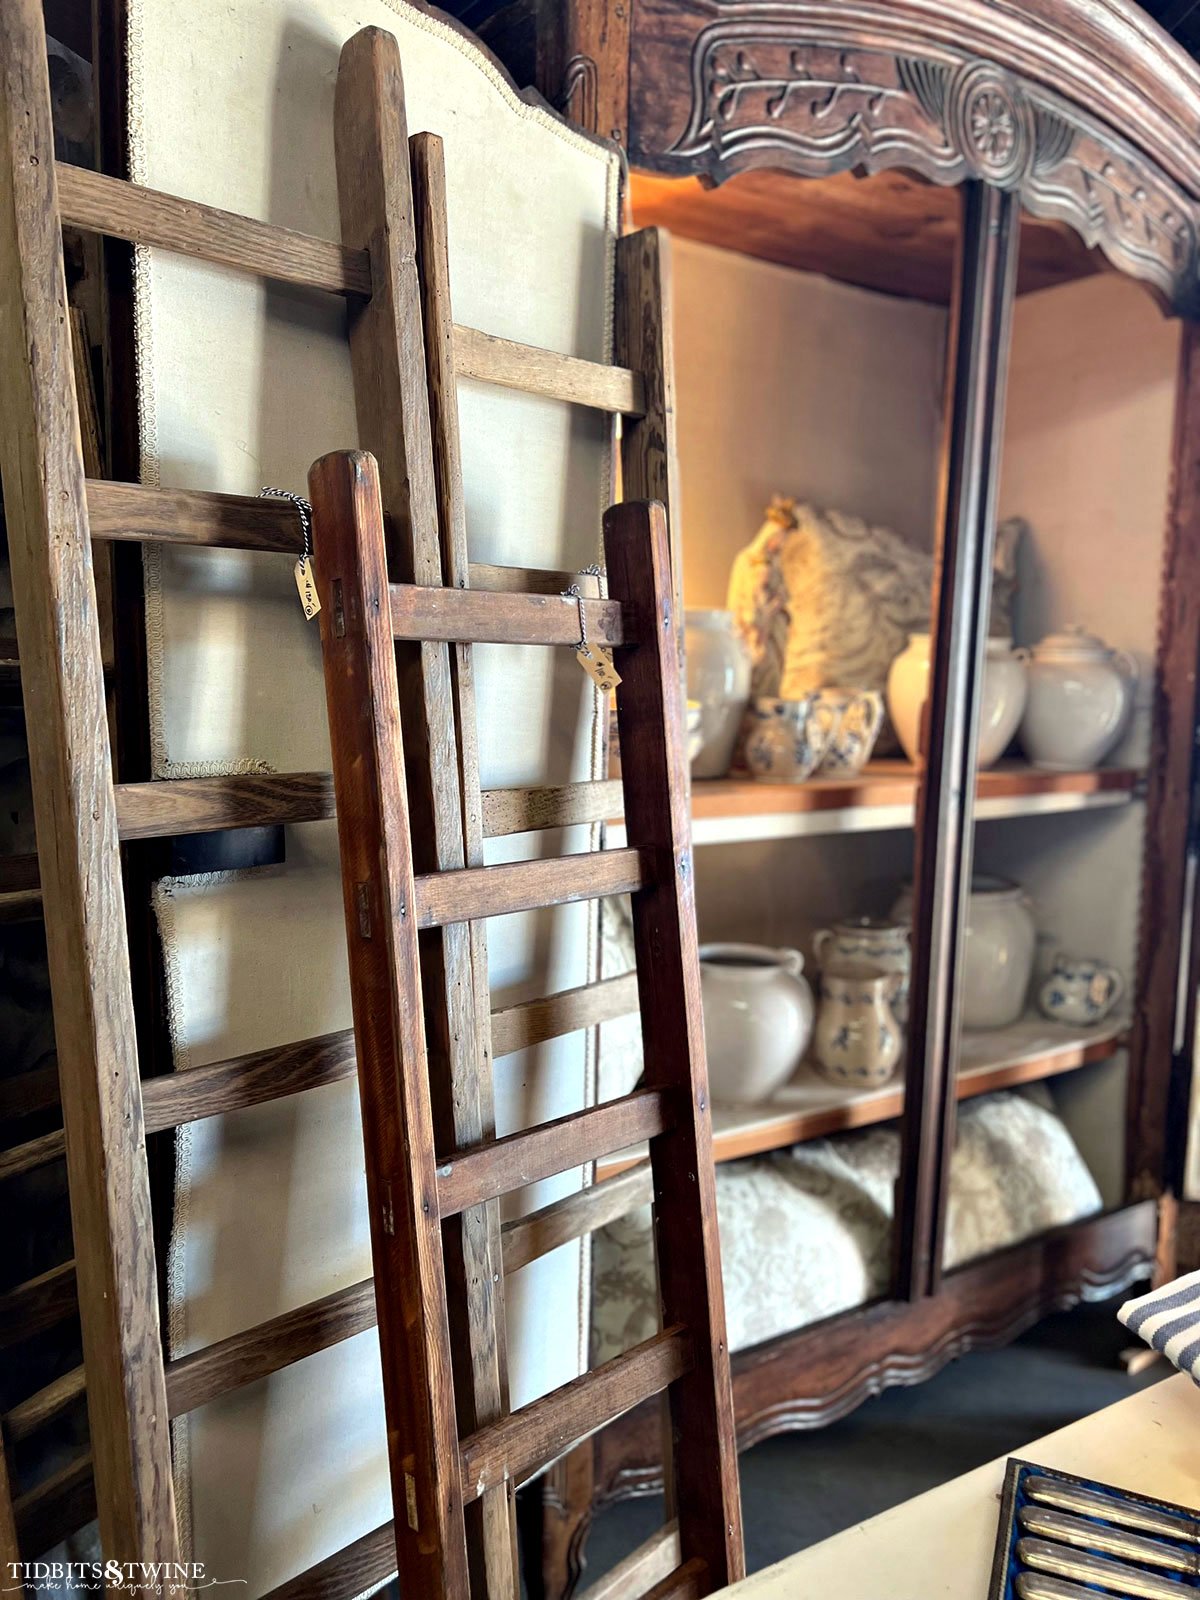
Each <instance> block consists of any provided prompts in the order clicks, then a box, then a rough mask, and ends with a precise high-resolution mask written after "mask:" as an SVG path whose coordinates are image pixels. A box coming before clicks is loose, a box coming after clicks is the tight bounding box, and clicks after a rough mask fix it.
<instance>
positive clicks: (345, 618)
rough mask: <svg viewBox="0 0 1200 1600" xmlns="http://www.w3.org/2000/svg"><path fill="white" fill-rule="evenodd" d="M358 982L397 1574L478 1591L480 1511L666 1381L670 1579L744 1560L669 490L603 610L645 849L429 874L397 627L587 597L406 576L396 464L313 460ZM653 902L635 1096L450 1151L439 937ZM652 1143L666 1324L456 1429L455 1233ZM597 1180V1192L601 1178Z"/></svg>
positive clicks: (561, 637)
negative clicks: (439, 1067)
mask: <svg viewBox="0 0 1200 1600" xmlns="http://www.w3.org/2000/svg"><path fill="white" fill-rule="evenodd" d="M309 481H310V494H311V499H312V503H313V526H314V546H315V552H316V564H317V571H318V574H319V580H318V581H319V585H320V591H321V601H322V611H321V640H322V646H323V649H324V653H325V682H326V694H327V699H328V706H329V723H330V731H331V737H332V741H333V773H334V789H335V794H336V799H337V814H338V834H339V839H340V842H341V852H342V882H343V889H344V897H345V907H346V928H347V939H348V945H349V957H350V975H351V993H352V1000H353V1009H354V1027H355V1037H356V1041H357V1054H358V1071H359V1083H360V1088H361V1095H362V1104H363V1131H364V1140H365V1144H366V1151H367V1181H368V1190H369V1197H370V1213H371V1228H372V1240H373V1248H374V1253H375V1292H376V1303H377V1306H378V1311H379V1328H380V1344H381V1347H382V1351H383V1367H384V1390H385V1400H386V1405H387V1410H388V1422H389V1427H388V1436H389V1442H390V1445H391V1451H392V1458H391V1459H392V1476H393V1498H394V1500H395V1503H396V1505H397V1506H404V1507H407V1517H406V1518H404V1519H402V1518H400V1517H398V1518H397V1521H396V1539H397V1552H398V1561H399V1571H400V1580H401V1585H402V1587H403V1588H404V1589H405V1592H406V1593H408V1594H412V1595H431V1596H432V1595H437V1594H442V1593H448V1594H452V1595H457V1594H465V1593H466V1592H467V1556H466V1543H465V1537H464V1522H463V1507H464V1505H467V1504H469V1503H470V1502H472V1501H473V1500H475V1499H476V1498H477V1497H478V1496H479V1495H481V1494H482V1493H484V1492H486V1491H487V1490H488V1489H489V1488H492V1487H493V1486H495V1485H497V1484H501V1483H512V1484H518V1483H520V1482H522V1481H523V1480H525V1479H527V1478H529V1477H531V1476H532V1475H533V1474H535V1473H536V1472H538V1471H539V1470H540V1469H541V1468H542V1467H544V1466H545V1465H547V1464H548V1463H549V1462H550V1461H551V1460H553V1459H554V1458H555V1457H556V1456H558V1455H559V1454H561V1453H562V1452H563V1451H564V1450H565V1449H567V1448H568V1447H569V1446H571V1445H573V1444H575V1443H577V1442H578V1441H579V1440H581V1439H583V1438H586V1437H587V1436H588V1435H589V1434H591V1433H593V1432H595V1431H596V1429H598V1428H601V1427H603V1426H605V1425H606V1424H607V1423H609V1422H611V1421H612V1420H613V1419H614V1418H616V1417H617V1416H619V1415H621V1414H622V1413H624V1412H625V1411H627V1410H629V1409H630V1408H631V1407H632V1406H635V1405H637V1404H639V1403H640V1402H642V1401H643V1400H645V1399H647V1398H648V1397H650V1396H652V1395H655V1394H658V1393H660V1392H662V1391H663V1390H666V1391H667V1393H668V1396H669V1400H670V1410H671V1423H672V1436H673V1447H674V1449H673V1455H674V1485H675V1494H676V1500H677V1514H678V1521H679V1540H680V1549H681V1557H682V1560H681V1565H680V1566H679V1567H678V1568H677V1569H676V1571H675V1573H674V1574H673V1575H672V1576H671V1577H670V1578H668V1579H666V1580H664V1582H663V1584H661V1585H659V1586H657V1587H656V1591H655V1592H656V1593H660V1594H664V1595H665V1594H671V1595H685V1594H696V1595H699V1594H704V1593H707V1592H709V1591H710V1590H711V1589H714V1588H719V1587H721V1586H723V1585H724V1584H726V1583H729V1582H731V1581H733V1580H734V1579H735V1578H737V1577H738V1576H740V1575H741V1572H742V1550H741V1513H740V1506H739V1498H738V1477H737V1455H736V1442H735V1438H734V1429H733V1407H732V1396H731V1391H730V1383H729V1353H728V1347H727V1342H726V1336H725V1312H724V1302H723V1298H722V1292H721V1277H720V1254H719V1248H718V1241H717V1222H716V1199H715V1178H714V1169H713V1165H712V1145H711V1138H712V1134H711V1115H710V1108H709V1104H708V1087H707V1072H706V1068H705V1061H704V1037H703V1026H702V1021H701V1009H700V988H699V964H698V958H697V951H696V925H695V905H694V890H693V865H692V854H691V833H690V820H689V814H688V783H687V764H686V760H685V756H684V752H683V717H682V704H681V695H682V688H681V677H680V636H679V628H678V621H677V618H676V615H675V605H674V597H673V592H672V580H671V561H670V551H669V547H668V539H667V528H666V520H665V516H664V514H663V510H662V507H661V506H660V505H658V504H657V503H653V502H627V503H624V504H621V505H618V506H614V507H613V508H612V509H611V510H610V511H609V512H608V514H607V516H606V518H605V524H604V546H605V553H606V558H607V562H608V571H609V584H610V589H611V598H610V599H608V600H592V601H586V602H584V603H583V604H584V609H585V610H586V611H587V613H588V637H589V639H590V640H592V641H594V642H595V643H596V644H597V645H599V644H601V643H606V644H607V645H609V646H611V647H612V649H613V651H614V656H615V660H616V665H617V669H618V671H619V672H620V673H621V675H622V679H623V682H622V684H621V687H620V689H619V690H618V691H617V715H618V723H619V728H620V736H621V748H622V766H623V770H624V772H625V774H626V777H625V779H624V791H625V819H626V831H627V837H628V840H629V843H628V845H627V847H626V848H624V849H620V850H611V851H603V850H601V851H598V852H591V853H583V854H579V855H571V856H565V857H560V858H558V859H549V860H547V859H539V860H534V861H527V862H515V863H507V864H505V865H497V866H492V867H468V868H459V869H456V870H450V871H444V870H443V871H435V872H432V873H427V874H417V873H415V872H414V838H413V832H414V829H413V818H412V815H411V811H410V806H409V801H408V785H407V779H406V773H405V759H404V750H403V740H402V715H401V709H400V692H399V688H398V684H397V674H396V661H395V641H397V640H401V641H419V642H425V641H428V640H431V639H432V640H438V641H445V642H448V643H453V644H455V645H464V646H465V645H469V644H472V643H481V642H485V641H486V642H496V643H506V644H525V645H542V646H548V645H564V644H565V645H567V646H568V647H572V646H574V645H575V644H576V643H577V642H578V637H579V615H578V611H577V608H576V606H575V604H574V603H572V602H564V601H563V600H561V599H560V598H557V597H547V596H545V595H537V594H508V595H495V594H472V593H470V592H469V591H467V592H465V591H461V590H453V589H441V588H427V587H418V586H414V585H409V584H389V582H388V572H387V561H386V554H385V544H384V519H383V509H382V503H381V500H380V495H379V476H378V472H377V469H376V465H375V462H374V461H373V459H372V458H371V457H370V456H369V455H367V454H365V453H359V452H354V453H338V454H334V455H330V456H325V457H323V458H322V460H321V461H319V462H317V463H316V465H315V466H314V467H313V470H312V473H311V475H310V480H309ZM624 892H630V893H632V897H633V899H632V904H633V926H634V938H635V947H636V952H637V979H638V998H639V1009H640V1013H641V1022H642V1034H643V1041H644V1046H645V1061H646V1070H645V1074H644V1077H643V1080H642V1085H641V1086H640V1087H639V1088H638V1089H636V1090H635V1091H634V1092H633V1093H631V1094H628V1095H625V1096H622V1097H621V1098H619V1099H616V1100H612V1101H607V1102H605V1103H604V1104H602V1105H598V1106H595V1107H592V1108H590V1109H588V1110H585V1111H582V1112H579V1113H577V1114H575V1115H573V1116H569V1117H563V1118H560V1119H558V1120H557V1121H555V1122H552V1123H549V1124H545V1125H542V1126H538V1127H533V1128H529V1129H526V1130H525V1131H523V1132H519V1133H514V1134H510V1135H508V1136H506V1137H503V1138H498V1139H493V1140H490V1141H487V1142H484V1143H481V1144H478V1145H476V1146H474V1147H473V1148H467V1149H460V1150H458V1151H455V1152H453V1153H450V1154H446V1153H444V1152H441V1151H439V1150H438V1149H437V1147H436V1141H435V1136H434V1128H433V1119H432V1114H431V1108H430V1082H429V1067H428V1059H427V1048H426V1033H425V1028H426V1023H425V1012H424V1006H423V999H422V950H421V933H422V930H425V929H431V928H438V927H445V926H447V925H452V924H460V923H463V922H469V921H472V920H476V919H482V918H487V917H491V916H498V915H502V914H504V913H507V912H514V911H526V910H530V909H534V908H537V907H546V906H554V905H561V904H564V903H567V902H569V901H576V900H581V899H595V898H599V897H600V896H603V895H609V894H616V893H624ZM643 1139H645V1140H649V1148H650V1166H651V1172H652V1178H653V1195H654V1209H655V1243H656V1255H657V1262H658V1274H659V1292H660V1298H661V1306H662V1331H661V1332H660V1333H659V1334H658V1335H656V1336H655V1337H654V1338H652V1339H649V1340H647V1341H645V1342H644V1343H642V1344H639V1345H637V1346H635V1347H634V1348H633V1349H631V1350H628V1351H626V1352H625V1353H624V1354H622V1355H620V1356H617V1357H616V1358H614V1359H613V1360H611V1361H609V1362H606V1363H605V1364H604V1365H603V1366H601V1367H600V1368H598V1369H596V1370H595V1371H593V1372H590V1373H587V1374H585V1375H584V1376H582V1377H581V1378H579V1379H577V1380H576V1381H575V1382H573V1383H570V1384H567V1385H566V1386H565V1387H564V1388H561V1389H558V1390H556V1391H554V1392H553V1393H552V1394H550V1395H547V1396H545V1397H544V1398H542V1399H541V1400H538V1401H536V1402H534V1403H533V1404H531V1405H528V1406H525V1407H523V1408H522V1409H521V1410H520V1411H517V1412H514V1413H512V1414H510V1415H508V1416H505V1417H502V1418H500V1419H499V1420H497V1421H496V1422H494V1423H492V1424H490V1425H488V1426H486V1427H484V1428H482V1429H479V1430H477V1431H474V1432H471V1433H468V1434H467V1435H466V1437H463V1438H461V1439H460V1437H459V1431H458V1422H457V1417H456V1410H455V1397H454V1386H453V1378H452V1360H451V1339H450V1324H449V1312H448V1302H447V1291H446V1270H445V1266H444V1263H443V1255H442V1231H441V1228H442V1224H443V1222H444V1221H445V1220H446V1219H447V1218H452V1217H455V1216H458V1215H460V1214H461V1213H463V1212H464V1211H465V1210H467V1209H468V1208H470V1207H473V1206H479V1205H481V1204H484V1203H486V1202H488V1201H491V1200H494V1199H495V1198H496V1197H498V1196H500V1195H503V1194H506V1193H509V1192H510V1191H512V1190H514V1189H516V1188H518V1187H521V1186H523V1185H525V1184H529V1183H534V1182H537V1181H538V1180H539V1179H542V1178H545V1177H549V1176H551V1175H553V1174H555V1173H559V1172H563V1171H565V1170H567V1169H569V1168H571V1167H573V1166H576V1165H578V1164H580V1163H582V1162H586V1161H591V1160H594V1159H596V1158H597V1157H600V1156H603V1155H606V1154H608V1153H609V1152H611V1151H613V1150H617V1149H621V1148H623V1147H624V1146H626V1145H629V1144H632V1143H635V1142H637V1141H640V1140H643ZM602 1189H603V1186H601V1187H600V1189H597V1190H591V1191H586V1193H589V1194H599V1193H601V1192H602Z"/></svg>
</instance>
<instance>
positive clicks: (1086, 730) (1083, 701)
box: [1021, 627, 1138, 772]
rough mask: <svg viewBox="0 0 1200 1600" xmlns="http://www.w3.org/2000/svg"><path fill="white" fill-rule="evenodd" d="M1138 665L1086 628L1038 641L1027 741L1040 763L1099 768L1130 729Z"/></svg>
mask: <svg viewBox="0 0 1200 1600" xmlns="http://www.w3.org/2000/svg"><path fill="white" fill-rule="evenodd" d="M1137 678H1138V669H1137V663H1136V661H1134V659H1133V657H1132V656H1130V655H1127V654H1126V652H1125V651H1123V650H1110V649H1109V648H1108V646H1107V645H1106V644H1104V643H1103V641H1102V640H1100V639H1097V638H1096V636H1095V634H1092V633H1088V632H1087V631H1086V630H1085V629H1083V628H1081V627H1071V628H1064V629H1063V631H1062V632H1061V633H1052V634H1049V635H1047V637H1046V638H1045V639H1043V640H1042V642H1041V644H1037V645H1034V647H1033V659H1032V661H1031V662H1030V666H1029V701H1028V704H1027V705H1026V707H1025V716H1024V719H1023V720H1022V723H1021V743H1022V744H1023V745H1024V746H1025V754H1026V755H1027V756H1028V757H1029V759H1030V760H1031V761H1032V762H1033V764H1034V766H1035V767H1048V768H1049V769H1050V770H1051V771H1052V772H1070V771H1079V770H1080V769H1083V770H1086V769H1088V768H1089V767H1095V766H1098V765H1099V764H1100V762H1101V761H1103V760H1104V757H1105V756H1106V755H1108V753H1109V751H1110V750H1112V748H1113V747H1114V745H1115V744H1116V743H1117V741H1118V740H1119V739H1120V737H1121V735H1122V734H1123V733H1124V732H1125V728H1126V726H1127V725H1128V722H1129V713H1130V710H1131V709H1132V706H1133V691H1134V688H1135V687H1136V685H1137Z"/></svg>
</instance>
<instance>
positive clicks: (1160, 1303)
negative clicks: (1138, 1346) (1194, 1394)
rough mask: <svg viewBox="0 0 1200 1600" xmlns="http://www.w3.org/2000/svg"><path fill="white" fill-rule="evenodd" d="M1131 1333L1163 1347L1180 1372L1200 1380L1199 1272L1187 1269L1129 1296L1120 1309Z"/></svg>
mask: <svg viewBox="0 0 1200 1600" xmlns="http://www.w3.org/2000/svg"><path fill="white" fill-rule="evenodd" d="M1117 1317H1118V1320H1119V1321H1121V1322H1123V1323H1124V1324H1125V1326H1126V1327H1127V1328H1128V1329H1129V1331H1130V1333H1136V1334H1137V1336H1138V1338H1139V1339H1144V1340H1145V1341H1146V1343H1147V1344H1148V1345H1150V1346H1152V1347H1153V1348H1154V1349H1155V1350H1158V1351H1161V1353H1162V1354H1163V1355H1164V1356H1166V1358H1167V1360H1168V1361H1169V1362H1171V1364H1172V1365H1173V1366H1176V1367H1178V1368H1179V1370H1180V1372H1186V1373H1188V1374H1190V1376H1191V1378H1192V1381H1193V1383H1200V1272H1187V1273H1185V1274H1184V1275H1183V1277H1182V1278H1174V1279H1172V1281H1171V1282H1170V1283H1164V1284H1163V1285H1162V1287H1161V1288H1159V1289H1151V1291H1150V1293H1149V1294H1140V1295H1138V1296H1137V1298H1136V1299H1134V1300H1126V1302H1125V1304H1124V1305H1123V1306H1122V1307H1121V1309H1120V1310H1119V1311H1118V1312H1117Z"/></svg>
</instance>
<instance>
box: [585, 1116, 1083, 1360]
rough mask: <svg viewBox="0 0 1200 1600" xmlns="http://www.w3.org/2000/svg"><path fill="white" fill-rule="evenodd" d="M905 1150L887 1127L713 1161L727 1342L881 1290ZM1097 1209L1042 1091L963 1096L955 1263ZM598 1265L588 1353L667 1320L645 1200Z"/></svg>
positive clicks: (951, 1244) (605, 1246) (606, 1240)
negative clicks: (1039, 1095)
mask: <svg viewBox="0 0 1200 1600" xmlns="http://www.w3.org/2000/svg"><path fill="white" fill-rule="evenodd" d="M899 1161H900V1135H899V1132H898V1131H897V1129H896V1128H895V1127H894V1126H889V1127H883V1128H871V1129H867V1130H865V1131H863V1132H862V1133H849V1134H841V1135H839V1136H838V1137H836V1138H833V1139H816V1140H813V1141H812V1142H811V1143H810V1144H800V1145H795V1146H793V1148H792V1149H790V1150H787V1151H781V1152H779V1153H778V1154H776V1155H771V1156H764V1157H757V1158H755V1159H753V1160H749V1161H733V1162H729V1163H728V1164H727V1165H723V1166H719V1167H718V1168H717V1217H718V1222H719V1226H720V1232H721V1270H722V1276H723V1278H724V1281H725V1315H726V1319H727V1322H728V1325H729V1346H730V1349H731V1350H744V1349H747V1348H748V1347H749V1346H750V1345H754V1344H761V1343H762V1342H763V1341H764V1340H765V1339H774V1338H778V1337H779V1335H780V1334H784V1333H791V1332H793V1331H794V1330H795V1329H797V1328H802V1327H804V1326H806V1325H807V1324H808V1323H810V1322H817V1321H819V1320H820V1319H821V1318H822V1317H830V1316H833V1315H834V1313H835V1312H838V1311H848V1310H849V1309H850V1308H851V1307H852V1306H857V1305H862V1303H863V1302H864V1301H866V1300H870V1299H871V1298H873V1297H874V1296H875V1295H879V1294H882V1293H883V1292H884V1291H885V1289H886V1287H887V1280H888V1273H889V1264H890V1256H891V1228H892V1204H893V1192H894V1188H895V1182H896V1175H897V1172H898V1170H899ZM1099 1209H1100V1193H1099V1191H1098V1189H1097V1188H1096V1184H1095V1181H1094V1179H1093V1178H1092V1175H1091V1173H1090V1172H1089V1171H1088V1169H1087V1167H1086V1166H1085V1165H1084V1162H1083V1158H1082V1157H1081V1156H1080V1154H1079V1152H1078V1150H1076V1148H1075V1145H1074V1143H1073V1142H1072V1139H1071V1136H1070V1134H1069V1133H1068V1132H1067V1130H1066V1128H1065V1127H1064V1126H1063V1125H1062V1123H1061V1122H1060V1121H1059V1119H1058V1118H1057V1117H1056V1116H1055V1114H1054V1112H1053V1111H1051V1110H1049V1109H1047V1107H1046V1105H1045V1104H1044V1103H1040V1102H1039V1101H1038V1100H1036V1099H1035V1098H1033V1097H1029V1096H1026V1095H1023V1094H995V1095H984V1096H981V1097H980V1098H979V1099H978V1100H973V1101H970V1102H968V1103H967V1104H965V1105H963V1106H961V1107H960V1108H959V1113H958V1140H957V1143H956V1145H955V1150H954V1157H953V1160H952V1161H951V1165H950V1204H949V1210H948V1213H947V1221H946V1265H947V1267H956V1266H961V1265H962V1264H963V1263H964V1262H966V1261H970V1260H973V1259H974V1258H975V1257H976V1256H981V1255H986V1254H987V1253H988V1252H989V1251H992V1250H1000V1249H1002V1248H1003V1247H1004V1246H1005V1245H1010V1244H1016V1243H1017V1242H1018V1240H1020V1239H1026V1238H1029V1237H1030V1235H1032V1234H1035V1233H1040V1232H1042V1230H1043V1229H1045V1228H1052V1227H1056V1226H1058V1225H1060V1224H1062V1223H1065V1222H1073V1221H1075V1220H1076V1218H1078V1217H1086V1216H1088V1215H1089V1214H1090V1213H1092V1212H1094V1211H1098V1210H1099ZM593 1274H594V1276H593V1284H592V1294H593V1298H592V1360H593V1361H601V1360H607V1359H608V1358H609V1357H610V1356H614V1355H619V1354H620V1352H621V1351H622V1350H625V1349H627V1348H628V1347H629V1346H630V1345H632V1344H636V1343H637V1342H638V1340H639V1339H645V1338H648V1337H649V1336H650V1335H651V1334H652V1333H653V1332H654V1330H655V1329H656V1328H657V1326H658V1307H657V1296H656V1292H655V1283H654V1266H653V1254H652V1243H651V1231H650V1208H649V1207H648V1206H647V1207H645V1208H644V1209H643V1210H641V1211H638V1212H635V1213H632V1214H631V1215H630V1216H628V1217H625V1218H622V1219H621V1221H620V1222H616V1223H612V1224H611V1225H610V1226H609V1227H607V1228H604V1229H602V1230H601V1231H600V1232H599V1233H598V1234H597V1235H596V1239H595V1245H594V1249H593Z"/></svg>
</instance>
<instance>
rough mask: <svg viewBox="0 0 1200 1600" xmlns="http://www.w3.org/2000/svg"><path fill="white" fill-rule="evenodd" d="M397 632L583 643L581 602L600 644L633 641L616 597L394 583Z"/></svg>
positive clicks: (486, 640) (484, 640)
mask: <svg viewBox="0 0 1200 1600" xmlns="http://www.w3.org/2000/svg"><path fill="white" fill-rule="evenodd" d="M389 596H390V600H391V608H392V634H393V636H394V637H395V638H397V639H417V640H428V641H432V642H436V643H445V644H578V643H579V607H580V604H582V605H583V610H584V615H585V617H586V619H587V636H588V641H589V643H591V644H595V645H619V644H621V643H623V642H628V641H627V640H625V639H624V636H623V634H622V629H621V607H620V605H619V604H618V602H617V601H615V600H584V601H582V602H580V601H577V600H574V599H564V598H563V597H562V595H557V594H555V595H549V594H506V593H497V592H495V591H493V592H491V593H489V592H487V591H486V590H483V589H441V588H438V589H434V588H423V587H422V586H420V585H419V584H412V583H393V584H390V585H389Z"/></svg>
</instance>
